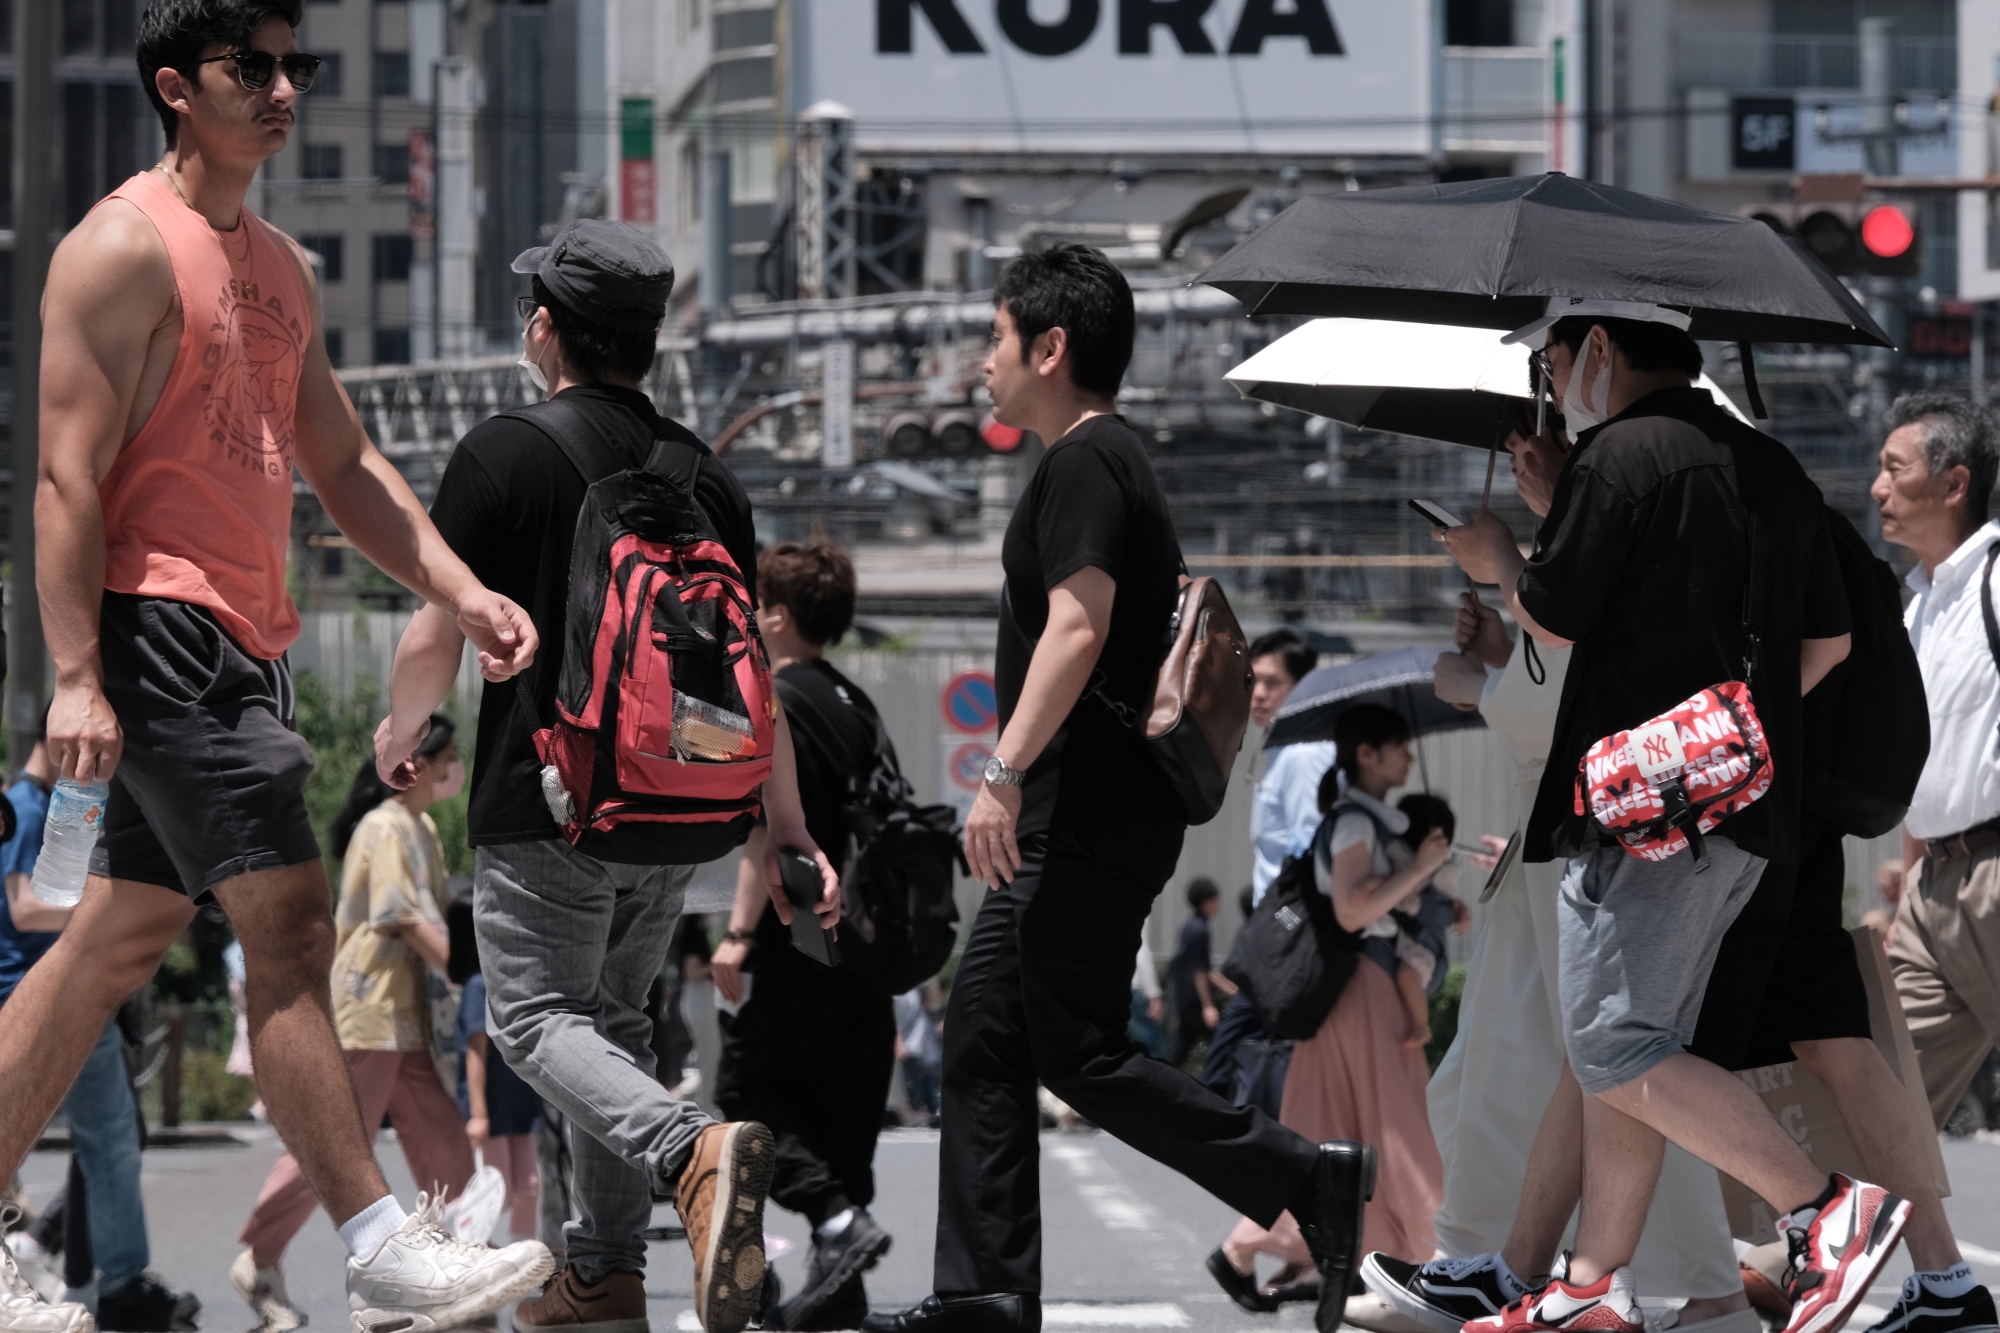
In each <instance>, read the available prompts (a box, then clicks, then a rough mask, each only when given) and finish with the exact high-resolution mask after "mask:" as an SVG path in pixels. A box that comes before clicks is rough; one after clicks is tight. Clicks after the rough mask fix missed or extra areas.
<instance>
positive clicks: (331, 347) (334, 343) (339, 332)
mask: <svg viewBox="0 0 2000 1333" xmlns="http://www.w3.org/2000/svg"><path fill="white" fill-rule="evenodd" d="M321 336H322V337H324V338H325V339H326V359H327V360H329V361H331V362H333V364H334V365H335V366H340V365H342V364H344V363H345V362H346V360H347V357H346V355H345V353H346V351H347V330H346V329H327V330H325V331H324V333H322V334H321Z"/></svg>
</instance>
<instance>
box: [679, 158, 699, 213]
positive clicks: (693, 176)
mask: <svg viewBox="0 0 2000 1333" xmlns="http://www.w3.org/2000/svg"><path fill="white" fill-rule="evenodd" d="M678 174H679V177H680V179H679V181H678V182H677V183H676V184H677V187H678V193H679V194H680V200H681V209H680V211H681V223H682V225H683V226H688V227H693V226H698V225H699V224H700V222H701V145H700V144H699V143H698V142H696V141H694V140H692V139H690V140H688V141H686V142H684V143H683V144H681V151H680V170H679V173H678Z"/></svg>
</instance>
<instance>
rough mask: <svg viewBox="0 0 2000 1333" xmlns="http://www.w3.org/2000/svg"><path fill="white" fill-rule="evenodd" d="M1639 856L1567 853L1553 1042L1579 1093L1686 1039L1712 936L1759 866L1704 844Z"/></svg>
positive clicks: (1716, 842) (1696, 1016)
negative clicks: (1694, 850)
mask: <svg viewBox="0 0 2000 1333" xmlns="http://www.w3.org/2000/svg"><path fill="white" fill-rule="evenodd" d="M1707 849H1708V855H1707V863H1706V865H1705V866H1703V867H1701V868H1699V869H1697V867H1696V862H1695V859H1694V856H1693V855H1692V854H1691V853H1688V852H1683V853H1681V854H1680V855H1679V856H1676V857H1673V858H1672V859H1671V860H1666V861H1640V860H1636V859H1634V858H1633V857H1630V856H1627V855H1626V854H1625V853H1624V851H1622V850H1621V849H1619V848H1617V847H1599V848H1597V849H1596V850H1594V851H1591V852H1586V853H1585V854H1584V855H1582V856H1579V857H1575V858H1574V859H1572V860H1571V861H1570V863H1569V868H1568V869H1567V870H1566V871H1564V873H1563V881H1562V894H1561V897H1560V899H1559V900H1558V902H1557V904H1556V937H1557V942H1558V946H1559V949H1560V962H1559V964H1558V966H1559V969H1560V972H1561V977H1560V981H1559V985H1558V989H1559V991H1560V993H1561V997H1562V1008H1563V1042H1564V1045H1565V1046H1567V1047H1568V1049H1569V1063H1570V1068H1571V1069H1572V1070H1573V1071H1574V1072H1575V1074H1576V1081H1577V1082H1578V1083H1579V1084H1580V1085H1581V1086H1582V1088H1583V1090H1584V1091H1585V1092H1587V1093H1592V1094H1595V1093H1600V1092H1609V1091H1610V1090H1611V1089H1613V1088H1616V1087H1618V1086H1620V1085H1622V1084H1625V1083H1630V1082H1631V1081H1632V1080H1633V1079H1635V1078H1638V1077H1639V1076H1640V1075H1642V1074H1644V1073H1645V1072H1646V1071H1647V1070H1649V1069H1651V1068H1652V1067H1653V1066H1654V1065H1657V1064H1658V1063H1660V1061H1662V1060H1664V1059H1666V1058H1667V1057H1668V1056H1671V1055H1678V1054H1679V1053H1680V1052H1681V1051H1683V1050H1685V1049H1686V1048H1687V1046H1688V1043H1690V1042H1692V1041H1693V1040H1694V1033H1695V1026H1696V1024H1697V1022H1698V1021H1699V1020H1700V1018H1701V1002H1702V997H1703V996H1704V994H1705V993H1706V992H1707V990H1708V974H1709V973H1710V971H1712V970H1713V969H1714V967H1715V956H1716V954H1717V953H1718V952H1720V951H1721V949H1722V937H1723V936H1724V935H1726V934H1728V933H1729V925H1730V923H1731V922H1732V921H1734V920H1735V919H1736V915H1737V913H1738V912H1740V911H1742V910H1743V905H1744V904H1745V903H1747V902H1749V901H1750V895H1751V894H1752V893H1753V892H1755V891H1756V888H1757V880H1758V879H1759V877H1761V876H1762V875H1763V873H1764V859H1763V858H1762V857H1758V856H1752V855H1751V854H1750V853H1748V852H1746V851H1744V850H1742V849H1741V848H1739V847H1738V846H1737V845H1736V844H1735V843H1733V842H1731V841H1729V840H1728V839H1727V838H1715V837H1711V838H1709V839H1707Z"/></svg>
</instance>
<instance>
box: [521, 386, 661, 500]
mask: <svg viewBox="0 0 2000 1333" xmlns="http://www.w3.org/2000/svg"><path fill="white" fill-rule="evenodd" d="M500 415H501V416H503V417H511V418H513V419H514V420H516V421H524V422H526V423H527V424H528V425H530V426H533V427H534V428H535V429H536V430H538V431H540V432H541V433H542V434H544V435H546V436H548V437H549V439H551V440H553V441H554V442H555V444H556V447H557V448H559V449H561V450H562V452H563V457H565V458H567V459H569V461H570V466H572V467H574V468H575V469H576V471H577V475H579V476H581V477H582V478H583V484H584V485H585V486H593V485H595V484H596V483H598V482H600V481H602V480H604V479H605V478H606V477H608V476H610V475H611V474H612V473H614V472H622V471H624V470H625V469H626V468H628V467H630V466H631V463H630V462H629V461H628V457H627V456H626V455H625V453H624V451H622V450H620V449H618V448H617V447H616V446H615V445H614V444H613V442H612V440H611V438H610V436H609V435H608V434H607V433H606V431H605V429H604V425H603V423H602V422H600V421H599V420H598V419H597V414H595V413H592V412H587V411H585V410H584V409H583V407H582V406H581V405H579V404H578V403H575V402H573V401H571V400H570V399H567V398H550V399H548V400H546V401H545V402H540V403H533V404H530V405H529V406H527V407H515V408H509V409H508V410H507V411H505V412H502V413H501V414H500Z"/></svg>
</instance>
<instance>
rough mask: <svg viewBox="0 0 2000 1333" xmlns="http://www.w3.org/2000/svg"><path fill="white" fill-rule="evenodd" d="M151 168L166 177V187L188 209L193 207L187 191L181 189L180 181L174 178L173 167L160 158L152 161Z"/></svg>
mask: <svg viewBox="0 0 2000 1333" xmlns="http://www.w3.org/2000/svg"><path fill="white" fill-rule="evenodd" d="M153 170H155V171H157V172H159V173H160V174H161V175H162V176H164V177H166V178H167V188H168V189H170V190H172V191H173V192H174V195H175V197H176V198H178V199H179V200H180V201H181V202H182V203H183V204H186V205H187V206H188V208H190V209H193V208H194V201H192V200H191V199H189V198H188V197H187V192H186V191H185V190H183V189H181V183H180V182H179V181H177V180H175V179H174V172H173V168H171V167H169V166H168V165H167V160H166V159H165V158H161V159H160V160H159V161H158V162H156V163H154V164H153Z"/></svg>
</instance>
